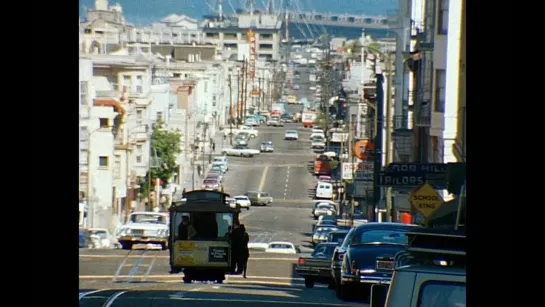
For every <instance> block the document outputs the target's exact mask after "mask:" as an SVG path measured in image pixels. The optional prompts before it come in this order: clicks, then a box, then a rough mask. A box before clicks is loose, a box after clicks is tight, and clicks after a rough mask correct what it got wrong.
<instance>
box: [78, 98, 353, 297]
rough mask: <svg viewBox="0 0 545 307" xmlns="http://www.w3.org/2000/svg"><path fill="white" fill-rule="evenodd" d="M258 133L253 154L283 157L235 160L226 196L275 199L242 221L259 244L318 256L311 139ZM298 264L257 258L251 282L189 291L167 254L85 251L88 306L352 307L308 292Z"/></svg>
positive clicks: (286, 258)
mask: <svg viewBox="0 0 545 307" xmlns="http://www.w3.org/2000/svg"><path fill="white" fill-rule="evenodd" d="M290 107H297V106H290ZM258 129H259V136H258V137H257V138H255V139H252V140H251V141H250V144H249V146H250V147H251V148H258V147H259V144H260V143H261V142H264V141H272V142H273V144H274V148H275V152H273V153H261V154H260V155H258V156H255V157H253V158H239V157H229V161H230V170H229V171H228V172H227V173H226V175H225V191H226V192H227V193H229V194H231V196H236V195H239V194H243V193H245V192H247V191H250V190H261V191H264V192H268V193H270V194H271V195H272V196H273V197H274V202H273V203H272V204H271V205H269V206H265V207H251V208H250V210H248V211H246V210H245V211H243V212H242V213H241V216H240V217H241V221H242V223H243V224H245V226H246V228H247V230H248V233H249V235H250V238H251V242H264V243H268V242H270V241H276V240H281V241H291V242H293V243H294V244H295V245H296V246H298V247H299V248H300V249H301V251H302V252H310V251H311V250H312V249H311V245H310V243H309V242H308V241H309V239H310V237H309V236H310V232H311V230H312V224H313V223H314V222H313V220H312V219H311V218H310V212H311V207H312V201H311V197H310V196H309V194H310V195H312V189H313V187H314V184H315V179H314V177H313V176H312V175H311V174H310V172H309V170H308V168H307V164H308V162H309V161H310V160H311V159H312V155H313V153H312V151H311V150H310V141H309V140H308V137H309V133H310V131H309V130H308V129H306V130H305V129H303V128H302V127H301V126H300V124H286V126H285V127H284V128H280V127H279V128H273V127H264V126H262V127H260V128H258ZM287 129H297V130H298V131H299V140H298V141H284V140H283V136H284V132H285V130H287ZM297 259H298V256H297V255H274V254H267V253H264V252H251V256H250V259H249V263H248V278H247V279H244V278H242V277H241V276H228V277H227V279H226V281H225V282H224V283H223V284H208V283H193V284H184V283H183V282H182V280H181V279H182V276H181V275H170V274H168V271H169V265H168V252H167V251H160V250H133V251H130V252H129V251H126V250H97V249H91V250H87V249H81V250H80V258H79V263H80V281H79V285H80V289H81V290H80V291H81V293H82V294H81V295H83V296H82V297H81V299H80V306H127V307H128V306H135V307H138V306H174V305H177V304H180V303H182V304H183V303H186V304H187V303H190V304H191V306H222V305H224V304H227V303H229V302H236V303H237V304H238V305H241V306H250V305H254V304H260V305H264V306H269V305H270V306H272V305H273V304H274V305H278V304H290V305H292V304H302V305H310V306H312V305H313V306H341V305H342V306H347V304H346V302H341V301H340V300H338V299H337V298H336V297H335V293H334V292H333V291H331V290H328V289H327V287H326V286H325V285H317V286H316V287H315V288H312V289H307V288H305V286H304V284H303V279H302V278H300V277H299V276H297V274H295V271H294V268H295V266H296V263H297ZM97 289H100V290H101V291H98V292H92V291H95V290H97ZM110 303H111V304H110ZM358 305H361V303H358ZM348 306H349V305H348Z"/></svg>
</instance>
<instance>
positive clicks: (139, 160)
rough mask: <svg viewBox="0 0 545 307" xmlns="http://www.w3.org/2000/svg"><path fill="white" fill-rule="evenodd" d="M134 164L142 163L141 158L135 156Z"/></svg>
mask: <svg viewBox="0 0 545 307" xmlns="http://www.w3.org/2000/svg"><path fill="white" fill-rule="evenodd" d="M136 163H137V164H140V163H142V156H136Z"/></svg>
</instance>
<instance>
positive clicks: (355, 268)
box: [352, 261, 358, 275]
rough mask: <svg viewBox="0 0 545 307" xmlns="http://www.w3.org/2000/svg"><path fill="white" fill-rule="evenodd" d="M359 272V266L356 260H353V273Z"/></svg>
mask: <svg viewBox="0 0 545 307" xmlns="http://www.w3.org/2000/svg"><path fill="white" fill-rule="evenodd" d="M357 272H358V266H357V265H356V261H352V274H354V275H355V274H356V273H357Z"/></svg>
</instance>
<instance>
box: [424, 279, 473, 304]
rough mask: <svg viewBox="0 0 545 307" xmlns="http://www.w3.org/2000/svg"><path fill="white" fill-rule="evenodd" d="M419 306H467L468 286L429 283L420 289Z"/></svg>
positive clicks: (442, 282) (459, 283)
mask: <svg viewBox="0 0 545 307" xmlns="http://www.w3.org/2000/svg"><path fill="white" fill-rule="evenodd" d="M417 306H418V307H432V306H434V307H435V306H466V285H465V283H461V282H444V281H438V280H437V281H427V282H425V283H423V284H422V286H421V287H420V293H419V294H418V304H417Z"/></svg>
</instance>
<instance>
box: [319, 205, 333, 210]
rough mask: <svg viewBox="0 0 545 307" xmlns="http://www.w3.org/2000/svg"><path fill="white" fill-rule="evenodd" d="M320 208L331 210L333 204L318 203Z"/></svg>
mask: <svg viewBox="0 0 545 307" xmlns="http://www.w3.org/2000/svg"><path fill="white" fill-rule="evenodd" d="M318 209H323V210H331V209H333V206H331V205H326V204H321V205H318Z"/></svg>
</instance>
